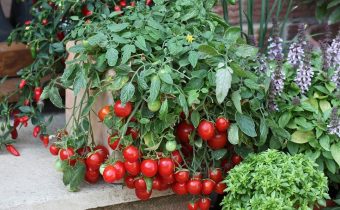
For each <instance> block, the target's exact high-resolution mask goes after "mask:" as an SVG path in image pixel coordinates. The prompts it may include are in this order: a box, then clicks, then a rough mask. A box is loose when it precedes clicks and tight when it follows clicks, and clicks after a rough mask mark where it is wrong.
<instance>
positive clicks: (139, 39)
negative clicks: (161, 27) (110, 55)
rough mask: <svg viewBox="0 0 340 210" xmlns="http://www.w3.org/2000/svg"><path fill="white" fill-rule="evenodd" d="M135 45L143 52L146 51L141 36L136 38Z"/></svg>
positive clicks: (143, 39)
mask: <svg viewBox="0 0 340 210" xmlns="http://www.w3.org/2000/svg"><path fill="white" fill-rule="evenodd" d="M135 45H136V47H138V48H139V49H141V50H143V51H148V49H147V48H146V43H145V38H144V37H143V36H137V37H136V41H135Z"/></svg>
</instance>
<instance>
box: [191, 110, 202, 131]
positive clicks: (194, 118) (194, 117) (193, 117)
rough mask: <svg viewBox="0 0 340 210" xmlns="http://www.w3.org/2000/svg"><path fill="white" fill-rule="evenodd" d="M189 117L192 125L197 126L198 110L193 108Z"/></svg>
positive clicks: (198, 121)
mask: <svg viewBox="0 0 340 210" xmlns="http://www.w3.org/2000/svg"><path fill="white" fill-rule="evenodd" d="M190 118H191V122H192V124H193V126H194V127H195V128H197V127H198V124H199V123H200V120H201V118H200V114H199V112H198V111H197V110H194V111H193V112H192V113H191V117H190Z"/></svg>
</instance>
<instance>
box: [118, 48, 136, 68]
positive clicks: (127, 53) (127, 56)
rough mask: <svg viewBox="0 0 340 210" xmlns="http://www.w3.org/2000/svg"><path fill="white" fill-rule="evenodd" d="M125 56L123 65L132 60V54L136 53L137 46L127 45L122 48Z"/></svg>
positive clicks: (123, 56)
mask: <svg viewBox="0 0 340 210" xmlns="http://www.w3.org/2000/svg"><path fill="white" fill-rule="evenodd" d="M122 51H123V55H122V61H121V64H124V63H126V62H127V61H128V60H129V59H130V58H131V53H135V52H136V47H135V45H131V44H127V45H125V46H124V47H123V48H122Z"/></svg>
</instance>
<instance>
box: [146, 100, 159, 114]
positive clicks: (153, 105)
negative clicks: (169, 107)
mask: <svg viewBox="0 0 340 210" xmlns="http://www.w3.org/2000/svg"><path fill="white" fill-rule="evenodd" d="M148 108H149V110H150V111H152V112H157V111H158V110H159V109H160V108H161V102H160V101H159V100H156V101H154V102H151V103H150V102H149V103H148Z"/></svg>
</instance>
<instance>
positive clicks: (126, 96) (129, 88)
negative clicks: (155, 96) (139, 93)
mask: <svg viewBox="0 0 340 210" xmlns="http://www.w3.org/2000/svg"><path fill="white" fill-rule="evenodd" d="M134 94H135V86H134V85H133V84H132V83H131V82H129V83H127V84H126V85H125V86H124V87H123V88H122V90H121V92H120V100H121V101H122V103H123V104H125V103H127V102H128V101H130V100H131V99H132V98H133V96H134Z"/></svg>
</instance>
